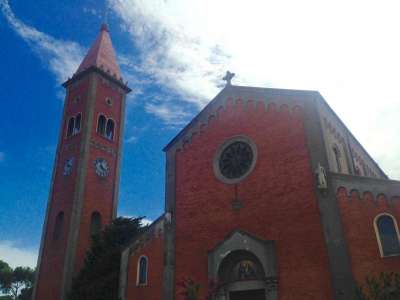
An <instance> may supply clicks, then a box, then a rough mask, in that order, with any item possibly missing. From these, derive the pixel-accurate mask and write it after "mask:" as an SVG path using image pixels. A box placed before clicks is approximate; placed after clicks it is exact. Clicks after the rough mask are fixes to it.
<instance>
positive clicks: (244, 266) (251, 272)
mask: <svg viewBox="0 0 400 300" xmlns="http://www.w3.org/2000/svg"><path fill="white" fill-rule="evenodd" d="M237 277H238V279H239V280H249V279H255V278H256V271H255V267H254V263H253V262H252V261H250V260H243V261H241V262H240V263H239V266H238V271H237Z"/></svg>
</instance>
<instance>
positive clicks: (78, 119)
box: [74, 113, 82, 134]
mask: <svg viewBox="0 0 400 300" xmlns="http://www.w3.org/2000/svg"><path fill="white" fill-rule="evenodd" d="M81 120H82V114H80V113H79V114H77V115H76V117H75V126H74V134H78V133H79V132H80V131H81Z"/></svg>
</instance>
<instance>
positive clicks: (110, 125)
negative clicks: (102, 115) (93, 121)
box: [106, 119, 114, 140]
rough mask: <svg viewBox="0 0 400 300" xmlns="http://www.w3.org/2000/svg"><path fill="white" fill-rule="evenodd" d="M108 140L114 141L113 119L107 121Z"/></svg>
mask: <svg viewBox="0 0 400 300" xmlns="http://www.w3.org/2000/svg"><path fill="white" fill-rule="evenodd" d="M106 138H108V139H109V140H113V139H114V121H113V120H111V119H108V121H107V128H106Z"/></svg>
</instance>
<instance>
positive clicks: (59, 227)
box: [53, 211, 64, 240]
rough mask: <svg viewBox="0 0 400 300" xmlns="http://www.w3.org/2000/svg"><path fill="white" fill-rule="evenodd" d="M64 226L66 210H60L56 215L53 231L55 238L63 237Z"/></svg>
mask: <svg viewBox="0 0 400 300" xmlns="http://www.w3.org/2000/svg"><path fill="white" fill-rule="evenodd" d="M63 227H64V212H63V211H60V212H59V213H58V215H57V217H56V221H55V224H54V231H53V239H54V240H58V239H59V238H60V237H61V234H62V231H63Z"/></svg>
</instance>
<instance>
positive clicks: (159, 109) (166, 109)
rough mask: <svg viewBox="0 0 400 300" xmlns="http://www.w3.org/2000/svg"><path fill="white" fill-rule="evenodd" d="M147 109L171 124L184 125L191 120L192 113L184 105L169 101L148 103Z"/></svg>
mask: <svg viewBox="0 0 400 300" xmlns="http://www.w3.org/2000/svg"><path fill="white" fill-rule="evenodd" d="M145 110H146V112H148V113H151V114H154V115H156V116H157V117H158V118H160V119H161V120H163V121H164V122H165V123H167V124H169V125H184V124H185V123H187V122H188V121H189V117H190V116H191V114H190V113H188V112H187V111H185V110H184V109H183V108H182V107H180V106H178V105H176V104H173V103H171V102H169V103H156V104H155V103H146V104H145Z"/></svg>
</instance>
